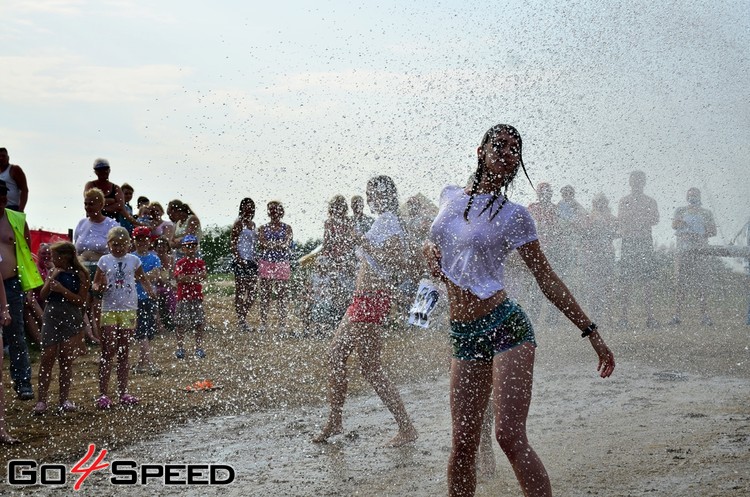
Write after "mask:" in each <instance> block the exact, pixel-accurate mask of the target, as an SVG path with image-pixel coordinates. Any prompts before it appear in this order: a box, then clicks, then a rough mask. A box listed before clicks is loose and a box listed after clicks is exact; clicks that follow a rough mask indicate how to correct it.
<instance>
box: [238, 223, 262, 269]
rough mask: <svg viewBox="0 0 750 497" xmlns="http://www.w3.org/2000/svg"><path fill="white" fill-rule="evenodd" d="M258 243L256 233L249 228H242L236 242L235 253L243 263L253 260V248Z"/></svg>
mask: <svg viewBox="0 0 750 497" xmlns="http://www.w3.org/2000/svg"><path fill="white" fill-rule="evenodd" d="M257 243H258V233H257V232H256V231H255V230H251V229H250V228H242V231H241V232H240V236H239V238H238V240H237V252H239V254H240V258H241V259H242V260H244V261H254V260H255V247H256V245H257Z"/></svg>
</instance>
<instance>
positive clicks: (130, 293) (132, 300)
mask: <svg viewBox="0 0 750 497" xmlns="http://www.w3.org/2000/svg"><path fill="white" fill-rule="evenodd" d="M96 266H97V267H98V268H99V271H102V272H103V273H104V276H105V277H106V279H107V285H106V287H105V288H104V295H103V296H102V311H134V310H137V309H138V294H137V293H136V288H135V272H136V270H137V269H138V268H139V267H141V260H140V259H139V258H138V256H136V255H133V254H125V255H124V256H123V257H115V256H113V255H112V254H107V255H103V256H102V257H101V259H99V262H97V263H96Z"/></svg>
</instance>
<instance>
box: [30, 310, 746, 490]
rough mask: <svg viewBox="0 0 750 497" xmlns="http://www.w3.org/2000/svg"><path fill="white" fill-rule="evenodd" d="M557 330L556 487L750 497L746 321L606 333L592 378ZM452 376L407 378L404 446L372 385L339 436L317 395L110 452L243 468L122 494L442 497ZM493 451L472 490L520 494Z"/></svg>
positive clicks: (537, 409)
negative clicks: (408, 435) (603, 357)
mask: <svg viewBox="0 0 750 497" xmlns="http://www.w3.org/2000/svg"><path fill="white" fill-rule="evenodd" d="M562 328H564V329H559V328H554V329H553V328H544V327H540V329H539V332H538V338H539V342H540V347H539V348H538V353H537V366H536V371H535V386H534V401H533V403H532V407H531V413H530V416H529V421H528V428H529V437H530V440H531V442H532V444H533V445H534V447H535V449H536V450H537V452H538V453H539V454H540V456H541V457H542V459H543V461H544V462H545V465H546V467H547V470H548V472H549V474H550V477H551V479H552V483H553V489H554V491H555V495H561V496H578V495H581V496H585V495H607V496H646V495H648V496H650V495H668V496H688V497H711V496H736V495H750V473H748V468H750V408H749V407H748V405H750V404H749V402H748V401H749V400H750V351H749V350H748V343H749V340H748V335H750V330H749V329H748V328H747V327H746V326H744V325H741V324H736V325H729V326H723V327H722V326H715V327H713V328H701V327H699V326H697V325H695V324H692V325H691V324H689V323H688V324H686V325H685V326H683V327H682V328H681V329H667V328H665V329H662V330H659V331H647V330H629V331H620V332H617V331H609V332H608V333H607V335H606V336H607V338H608V341H609V342H610V345H611V346H612V348H613V349H614V350H615V351H616V352H617V353H618V367H617V370H616V372H615V374H614V376H613V377H612V378H610V379H608V380H602V379H600V378H599V377H598V376H597V375H596V372H595V366H596V365H595V356H594V354H593V351H592V350H591V348H590V347H589V346H588V344H587V343H586V342H585V341H583V340H581V339H580V338H578V337H577V335H576V334H575V332H574V331H573V330H572V329H569V328H568V327H565V326H563V327H562ZM666 351H668V353H666ZM393 367H394V365H391V368H393ZM447 381H448V380H447V375H446V374H443V373H440V374H434V375H431V376H429V375H428V377H426V378H425V379H423V380H421V381H419V382H412V383H410V382H404V381H401V382H400V386H401V392H402V395H403V398H404V400H405V402H406V405H407V409H408V410H409V412H410V413H411V414H412V416H413V418H414V420H415V424H416V426H417V429H418V430H419V432H420V438H419V440H418V441H417V442H416V443H415V444H413V445H411V446H408V447H404V448H399V449H387V448H382V447H381V445H382V444H383V443H385V442H386V441H387V440H389V438H390V437H391V436H392V435H393V434H394V432H395V424H394V422H393V420H392V418H391V417H390V415H389V413H388V412H387V411H386V409H385V407H384V406H383V405H382V404H381V402H380V401H379V400H378V399H377V397H376V396H375V395H374V393H372V392H371V391H370V390H369V389H366V388H365V389H364V390H362V393H360V394H358V395H355V396H354V397H350V399H349V400H348V402H347V404H346V407H345V418H344V428H345V432H344V434H343V435H341V436H337V437H334V438H333V439H332V440H331V443H328V444H313V443H311V442H310V438H311V437H312V436H313V435H314V434H315V433H316V432H317V430H318V429H319V427H320V426H321V424H322V423H323V422H324V419H325V415H326V412H327V411H326V410H325V408H324V407H323V406H321V405H320V404H319V403H313V404H311V405H301V406H297V407H288V408H264V409H260V410H258V411H256V412H250V413H247V414H241V415H233V416H222V417H208V418H205V419H200V420H195V421H191V422H189V423H187V424H186V425H182V426H179V427H177V428H175V429H173V430H172V431H170V432H168V433H165V434H163V435H160V436H157V437H155V438H153V439H151V440H148V441H145V442H142V443H137V444H135V445H130V446H127V447H124V448H121V449H116V450H113V451H112V452H110V456H111V458H112V460H114V459H130V458H132V459H134V460H136V461H139V462H140V463H146V462H157V461H158V462H168V463H186V462H187V463H189V462H194V463H204V464H207V463H221V464H230V465H232V466H233V467H234V469H235V471H236V480H235V482H234V483H232V484H231V485H228V486H221V487H220V486H217V487H210V488H209V487H191V488H185V487H164V486H162V485H161V484H160V483H153V482H152V483H151V484H150V485H148V486H147V487H130V488H128V490H127V493H128V495H144V496H145V495H154V494H158V495H222V496H241V495H242V496H245V495H252V496H266V495H283V496H311V495H327V496H349V495H364V496H376V495H378V496H379V495H388V496H405V495H414V496H432V495H445V494H446V481H445V464H446V460H447V457H448V451H449V445H450V420H449V409H448V384H447ZM208 395H223V393H221V392H216V393H211V394H208ZM495 458H496V461H497V468H498V469H497V473H496V474H495V476H494V477H491V478H487V479H484V480H483V481H481V483H480V485H479V488H478V491H477V495H479V496H489V495H520V490H519V488H518V485H517V483H516V481H515V478H514V476H513V474H512V473H511V471H510V469H509V466H508V464H507V462H506V460H505V458H504V456H503V455H502V454H501V453H499V451H496V453H495ZM68 490H69V489H68ZM84 490H85V492H83V493H82V495H119V494H122V493H124V491H122V490H120V489H118V488H114V487H112V486H110V485H109V483H108V482H106V478H105V475H95V476H92V477H91V478H90V479H89V480H88V481H87V482H86V488H85V489H84ZM24 493H26V494H34V495H37V494H45V495H47V494H48V495H62V494H63V493H64V492H62V491H60V490H58V491H55V490H48V489H44V490H43V489H40V488H30V489H26V491H25V492H24Z"/></svg>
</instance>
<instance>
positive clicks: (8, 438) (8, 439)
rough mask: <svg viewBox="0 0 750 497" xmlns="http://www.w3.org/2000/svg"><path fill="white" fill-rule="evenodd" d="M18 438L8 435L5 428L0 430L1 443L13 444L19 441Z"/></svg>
mask: <svg viewBox="0 0 750 497" xmlns="http://www.w3.org/2000/svg"><path fill="white" fill-rule="evenodd" d="M19 442H20V440H19V439H17V438H13V437H12V436H10V434H9V433H8V432H7V431H5V430H0V444H2V445H14V444H17V443H19Z"/></svg>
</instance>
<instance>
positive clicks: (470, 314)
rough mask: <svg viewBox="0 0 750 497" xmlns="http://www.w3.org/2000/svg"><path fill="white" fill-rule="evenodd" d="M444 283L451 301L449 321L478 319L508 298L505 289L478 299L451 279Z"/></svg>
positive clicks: (463, 321)
mask: <svg viewBox="0 0 750 497" xmlns="http://www.w3.org/2000/svg"><path fill="white" fill-rule="evenodd" d="M445 285H446V288H447V290H448V300H449V301H450V303H451V321H459V322H462V323H465V322H469V321H474V320H476V319H479V318H481V317H483V316H486V315H487V314H489V313H490V312H492V310H493V309H495V308H496V307H497V306H498V305H500V304H501V303H502V302H503V301H504V300H505V299H507V298H508V294H507V293H505V290H500V291H499V292H497V293H496V294H494V295H493V296H491V297H489V298H486V299H480V298H479V297H477V296H476V295H474V294H473V293H471V292H470V291H469V290H465V289H463V288H461V287H459V286H457V285H456V284H454V283H452V282H451V281H446V282H445Z"/></svg>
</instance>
